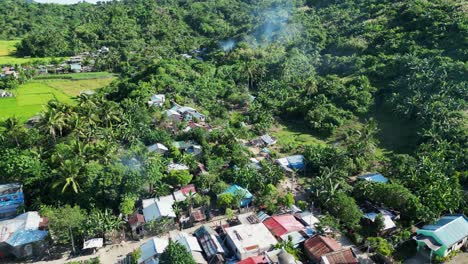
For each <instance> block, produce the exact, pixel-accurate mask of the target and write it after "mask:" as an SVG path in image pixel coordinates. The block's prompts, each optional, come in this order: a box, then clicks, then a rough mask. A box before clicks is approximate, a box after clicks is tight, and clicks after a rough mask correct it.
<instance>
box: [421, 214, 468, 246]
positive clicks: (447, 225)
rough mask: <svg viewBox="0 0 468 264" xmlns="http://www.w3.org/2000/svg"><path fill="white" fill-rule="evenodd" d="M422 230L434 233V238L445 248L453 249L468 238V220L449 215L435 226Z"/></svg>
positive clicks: (462, 216) (461, 216) (428, 226)
mask: <svg viewBox="0 0 468 264" xmlns="http://www.w3.org/2000/svg"><path fill="white" fill-rule="evenodd" d="M420 230H422V231H425V233H428V232H429V233H433V237H435V238H437V239H438V240H439V241H440V242H442V244H443V245H444V246H446V247H451V246H452V245H453V244H455V243H457V242H458V241H460V240H462V239H463V238H465V237H467V236H468V219H467V218H466V217H465V216H464V215H447V216H443V217H441V218H440V219H439V220H438V221H437V222H436V223H435V224H432V225H426V226H424V227H423V228H421V229H420ZM417 233H418V234H419V233H420V231H419V230H418V232H417Z"/></svg>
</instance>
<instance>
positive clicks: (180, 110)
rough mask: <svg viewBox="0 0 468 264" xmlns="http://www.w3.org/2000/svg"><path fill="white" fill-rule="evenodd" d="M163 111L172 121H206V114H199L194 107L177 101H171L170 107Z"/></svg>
mask: <svg viewBox="0 0 468 264" xmlns="http://www.w3.org/2000/svg"><path fill="white" fill-rule="evenodd" d="M165 113H166V116H168V117H170V118H171V119H173V120H174V121H182V120H184V121H199V122H205V121H206V116H205V115H203V114H201V113H200V112H198V111H197V110H195V109H194V108H192V107H188V106H181V105H179V104H177V103H173V106H172V108H171V109H169V110H167V111H166V112H165Z"/></svg>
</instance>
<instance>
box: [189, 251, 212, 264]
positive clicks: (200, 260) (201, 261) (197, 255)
mask: <svg viewBox="0 0 468 264" xmlns="http://www.w3.org/2000/svg"><path fill="white" fill-rule="evenodd" d="M191 253H192V257H193V260H195V263H197V264H206V263H208V262H207V261H206V260H205V257H203V254H202V253H201V252H198V251H192V252H191Z"/></svg>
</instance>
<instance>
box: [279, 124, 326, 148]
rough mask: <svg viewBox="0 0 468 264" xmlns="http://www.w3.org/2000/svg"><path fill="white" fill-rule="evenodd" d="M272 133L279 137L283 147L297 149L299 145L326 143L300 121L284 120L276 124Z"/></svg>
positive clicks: (280, 144)
mask: <svg viewBox="0 0 468 264" xmlns="http://www.w3.org/2000/svg"><path fill="white" fill-rule="evenodd" d="M271 135H272V136H273V137H276V138H277V142H278V145H279V146H280V147H282V148H284V147H286V148H292V149H295V148H297V147H299V146H307V145H315V144H325V141H323V140H321V139H319V138H317V137H315V136H313V135H312V134H311V133H310V131H307V129H306V128H305V126H304V125H302V124H301V123H300V122H292V121H290V122H282V123H280V124H278V125H276V126H275V127H274V128H273V130H272V133H271Z"/></svg>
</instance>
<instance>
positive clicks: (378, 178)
mask: <svg viewBox="0 0 468 264" xmlns="http://www.w3.org/2000/svg"><path fill="white" fill-rule="evenodd" d="M357 178H358V179H359V180H364V181H369V182H376V183H387V182H388V178H387V177H385V176H383V175H382V174H380V173H370V174H364V175H361V176H358V177H357Z"/></svg>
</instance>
